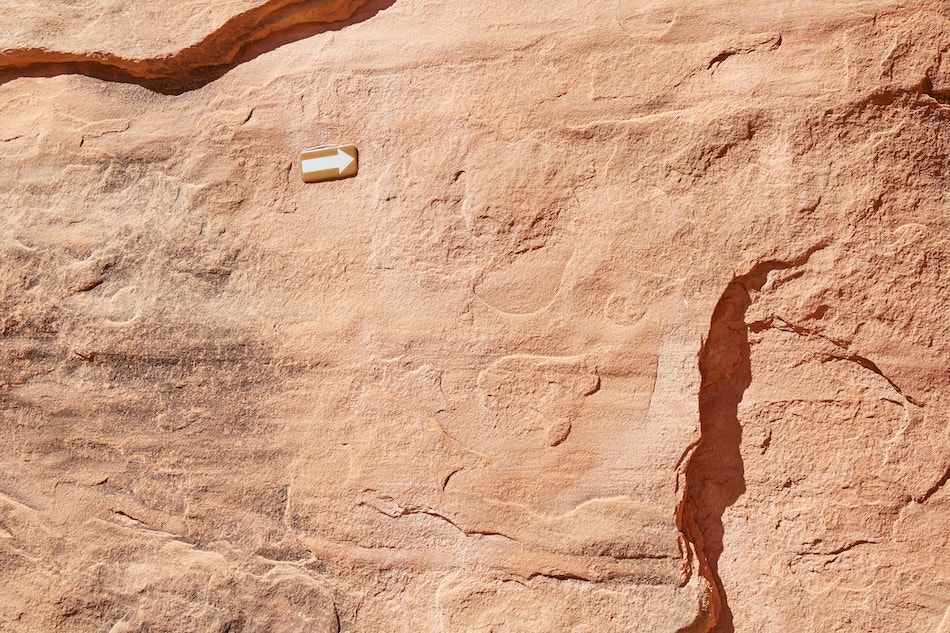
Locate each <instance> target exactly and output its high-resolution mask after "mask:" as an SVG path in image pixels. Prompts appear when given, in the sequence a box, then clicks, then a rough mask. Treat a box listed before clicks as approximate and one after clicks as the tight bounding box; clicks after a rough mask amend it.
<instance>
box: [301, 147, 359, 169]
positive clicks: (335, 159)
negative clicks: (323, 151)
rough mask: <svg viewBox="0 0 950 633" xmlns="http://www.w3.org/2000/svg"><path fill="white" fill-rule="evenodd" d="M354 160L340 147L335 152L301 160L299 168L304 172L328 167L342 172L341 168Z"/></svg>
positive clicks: (344, 167)
mask: <svg viewBox="0 0 950 633" xmlns="http://www.w3.org/2000/svg"><path fill="white" fill-rule="evenodd" d="M354 160H356V159H355V158H353V157H352V156H350V155H349V154H347V153H346V152H344V151H343V150H342V149H337V150H336V154H330V155H329V156H321V157H320V158H307V159H305V160H303V161H301V163H300V169H301V171H303V173H305V174H310V173H313V172H315V171H327V170H330V169H336V170H337V173H338V174H342V173H343V170H344V169H346V168H347V167H349V166H350V165H352V164H353V161H354Z"/></svg>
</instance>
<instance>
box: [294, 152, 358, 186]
mask: <svg viewBox="0 0 950 633" xmlns="http://www.w3.org/2000/svg"><path fill="white" fill-rule="evenodd" d="M358 170H359V153H358V152H357V150H356V147H355V146H354V145H331V146H328V147H318V148H315V149H308V150H305V151H303V152H301V154H300V175H301V177H302V178H303V181H304V182H326V181H328V180H339V179H341V178H350V177H352V176H355V175H356V172H357V171H358Z"/></svg>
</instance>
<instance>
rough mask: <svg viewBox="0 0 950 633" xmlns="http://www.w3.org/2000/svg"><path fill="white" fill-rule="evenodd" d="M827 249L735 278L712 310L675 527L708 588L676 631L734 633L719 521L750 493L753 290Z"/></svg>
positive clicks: (760, 266) (771, 263) (767, 264)
mask: <svg viewBox="0 0 950 633" xmlns="http://www.w3.org/2000/svg"><path fill="white" fill-rule="evenodd" d="M821 248H824V245H818V246H816V247H814V248H812V249H810V250H809V251H808V252H807V253H805V255H803V256H802V257H801V258H798V259H797V260H794V261H789V262H782V261H768V262H763V263H761V264H758V265H757V266H755V267H753V268H752V270H750V271H749V272H748V273H747V274H745V275H742V276H740V277H736V278H734V279H733V280H732V281H731V282H730V283H729V284H728V285H727V286H726V289H725V291H724V292H723V293H722V296H721V297H720V299H719V302H718V303H717V304H716V308H715V310H713V315H712V319H711V320H710V324H709V336H708V337H707V339H706V341H705V342H704V343H703V344H702V346H701V347H700V351H699V373H700V376H701V379H702V380H701V383H700V389H699V427H700V439H699V441H698V443H697V444H696V448H695V450H694V451H693V452H692V454H691V455H690V456H689V458H688V459H687V460H686V463H685V466H684V467H683V472H684V473H685V484H684V489H683V496H682V500H681V501H680V505H679V507H678V508H677V511H676V522H677V528H678V529H679V530H680V532H681V533H682V534H683V537H684V538H685V539H686V541H687V542H688V543H689V546H690V548H691V552H689V554H690V555H694V556H695V558H696V562H697V564H698V569H697V572H698V574H699V576H700V577H701V578H703V579H704V580H705V582H706V584H707V590H706V595H705V597H704V601H703V603H702V604H701V605H700V609H699V614H698V615H697V617H696V619H695V620H694V621H693V622H692V623H691V624H690V625H689V626H687V627H684V628H682V629H680V630H679V631H678V632H677V633H709V632H712V633H732V632H733V631H734V630H735V627H734V625H733V618H732V611H731V609H730V608H729V601H728V597H727V596H726V591H725V588H724V586H723V583H722V579H721V577H720V576H719V559H720V557H721V556H722V553H723V536H724V529H723V522H722V516H723V513H724V512H725V510H726V508H728V507H729V506H731V505H732V504H733V503H735V502H736V500H738V499H739V497H740V496H741V495H742V494H743V493H744V492H745V489H746V488H745V468H744V464H743V461H742V453H741V451H740V447H741V444H742V425H741V424H740V422H739V403H740V402H742V398H743V395H744V394H745V390H746V389H747V388H748V387H749V385H750V384H752V364H751V355H750V347H749V326H748V324H747V323H746V322H745V315H746V312H747V311H748V309H749V306H751V305H752V297H751V294H750V293H751V292H757V291H759V290H761V289H762V287H763V286H764V285H765V282H766V280H767V279H768V274H769V273H770V272H772V271H776V270H783V269H788V268H794V267H796V266H801V265H803V264H804V263H806V262H807V261H808V259H809V258H810V257H811V255H812V254H813V253H814V252H816V251H817V250H820V249H821Z"/></svg>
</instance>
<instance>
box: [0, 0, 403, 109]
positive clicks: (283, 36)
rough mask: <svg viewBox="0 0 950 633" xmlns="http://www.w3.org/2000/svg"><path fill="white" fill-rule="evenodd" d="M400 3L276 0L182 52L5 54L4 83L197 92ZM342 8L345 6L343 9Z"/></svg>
mask: <svg viewBox="0 0 950 633" xmlns="http://www.w3.org/2000/svg"><path fill="white" fill-rule="evenodd" d="M395 2H396V0H367V1H366V2H363V3H362V4H359V5H357V7H356V8H355V9H353V8H350V9H347V8H346V7H347V6H348V5H347V3H340V2H328V1H327V0H303V1H301V0H271V1H270V2H266V3H265V4H263V5H261V6H259V7H256V8H254V9H251V10H249V11H246V12H244V13H241V14H239V15H236V16H234V17H232V18H231V19H229V20H227V21H226V22H225V23H224V24H222V25H221V26H220V27H218V28H217V29H215V30H214V31H213V32H212V33H210V34H209V35H207V36H206V37H205V38H204V39H202V40H201V41H200V42H198V43H197V44H194V45H193V46H189V47H187V48H184V49H182V50H180V51H178V52H176V53H172V54H168V55H164V56H161V57H154V58H148V59H129V58H125V57H122V56H120V55H117V54H115V53H110V52H107V51H102V52H96V53H88V54H79V53H69V52H64V51H51V50H46V49H41V48H23V49H14V50H8V51H3V53H0V85H3V84H5V83H7V82H8V81H12V80H14V79H19V78H20V77H55V76H57V75H68V74H80V75H86V76H87V77H94V78H96V79H101V80H103V81H111V82H119V83H134V84H138V85H140V86H142V87H143V88H146V89H148V90H151V91H153V92H158V93H161V94H167V95H177V94H182V93H184V92H188V91H190V90H195V89H198V88H201V87H202V86H205V85H207V84H208V83H210V82H212V81H214V80H216V79H220V78H221V77H223V76H224V75H225V74H226V73H227V72H228V71H230V70H231V69H233V68H235V67H236V66H239V65H240V64H243V63H245V62H248V61H250V60H252V59H254V58H255V57H257V56H259V55H262V54H263V53H266V52H269V51H272V50H274V49H276V48H279V47H280V46H283V45H285V44H289V43H291V42H296V41H298V40H301V39H304V38H307V37H312V36H314V35H317V34H319V33H324V32H327V31H337V30H340V29H343V28H345V27H347V26H351V25H353V24H357V23H359V22H363V21H365V20H368V19H369V18H371V17H373V16H374V15H376V14H377V13H379V12H380V11H382V10H384V9H387V8H389V7H391V6H392V5H393V4H395ZM341 5H342V6H341Z"/></svg>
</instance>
